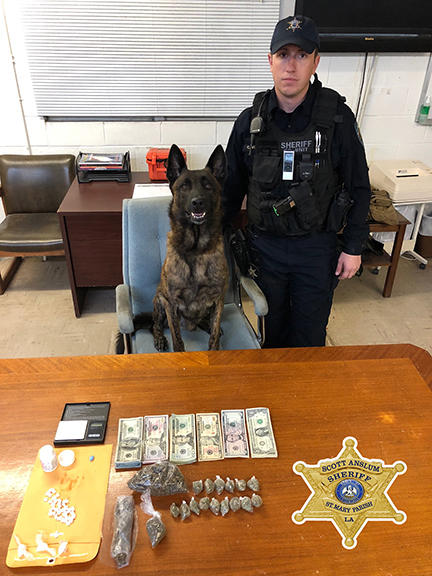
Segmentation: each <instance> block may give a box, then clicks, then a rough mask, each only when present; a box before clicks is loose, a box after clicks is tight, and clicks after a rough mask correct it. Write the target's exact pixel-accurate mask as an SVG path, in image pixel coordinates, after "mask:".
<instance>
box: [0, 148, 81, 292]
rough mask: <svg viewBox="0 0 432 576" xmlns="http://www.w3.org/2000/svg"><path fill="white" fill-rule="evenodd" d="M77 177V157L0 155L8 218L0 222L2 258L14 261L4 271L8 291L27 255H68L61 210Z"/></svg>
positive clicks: (0, 282) (1, 283)
mask: <svg viewBox="0 0 432 576" xmlns="http://www.w3.org/2000/svg"><path fill="white" fill-rule="evenodd" d="M74 177H75V156H73V155H71V154H65V155H59V154H54V155H46V156H27V155H9V154H6V155H3V156H0V195H1V198H2V201H3V207H4V211H5V214H6V218H5V219H4V220H3V222H1V223H0V257H4V256H9V257H12V260H11V262H10V264H9V267H8V269H7V271H6V273H5V274H4V275H3V277H2V275H1V274H0V294H3V292H4V291H5V290H6V287H7V286H8V284H9V282H10V281H11V280H12V277H13V275H14V274H15V272H16V270H17V268H18V266H19V265H20V263H21V262H22V258H23V257H25V256H58V255H62V254H64V248H63V239H62V234H61V230H60V224H59V218H58V215H57V210H58V208H59V206H60V204H61V202H62V200H63V198H64V196H65V194H66V192H67V191H68V188H69V186H70V185H71V183H72V180H73V179H74Z"/></svg>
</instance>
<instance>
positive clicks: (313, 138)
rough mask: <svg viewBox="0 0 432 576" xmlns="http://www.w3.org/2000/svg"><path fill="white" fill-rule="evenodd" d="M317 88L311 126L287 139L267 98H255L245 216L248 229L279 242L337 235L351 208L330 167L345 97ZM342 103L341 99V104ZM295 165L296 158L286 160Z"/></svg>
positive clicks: (261, 94) (316, 80)
mask: <svg viewBox="0 0 432 576" xmlns="http://www.w3.org/2000/svg"><path fill="white" fill-rule="evenodd" d="M315 82H318V84H317V91H316V98H315V102H314V105H313V109H312V116H311V122H310V123H309V125H308V126H307V127H306V129H305V130H303V131H302V132H299V133H295V134H287V133H285V132H284V131H282V130H281V129H279V128H278V127H277V126H276V124H275V122H273V121H272V120H271V118H270V114H269V113H268V112H267V104H268V96H269V94H270V90H268V91H267V92H260V93H258V94H256V96H255V98H254V104H253V108H252V121H251V126H250V133H251V142H250V147H249V150H250V153H252V154H253V164H252V176H251V177H250V179H249V190H248V202H247V212H248V221H249V224H252V225H253V226H254V227H256V228H257V229H258V230H261V231H265V232H269V233H271V234H275V235H277V236H292V235H302V234H307V233H308V232H311V231H317V230H332V231H335V232H337V231H338V230H339V229H340V228H341V227H342V225H343V223H344V222H343V220H344V219H345V217H346V213H347V211H348V209H349V207H350V206H351V204H352V201H351V200H350V198H349V196H348V195H347V194H346V192H345V191H344V190H343V189H342V186H341V185H340V183H339V178H338V175H337V173H336V172H335V171H334V169H333V166H332V162H331V145H332V140H333V133H334V126H335V123H337V122H342V116H338V115H337V106H338V102H339V101H341V99H342V97H341V96H340V95H339V94H338V93H337V92H335V91H334V90H331V89H329V88H323V87H322V85H321V82H319V80H318V78H317V77H315ZM342 101H343V99H342ZM285 151H292V152H294V161H293V165H292V166H291V167H290V168H291V174H290V176H291V179H290V180H283V179H282V172H283V161H284V152H285ZM286 156H288V158H291V159H292V154H290V155H286Z"/></svg>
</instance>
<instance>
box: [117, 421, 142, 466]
mask: <svg viewBox="0 0 432 576" xmlns="http://www.w3.org/2000/svg"><path fill="white" fill-rule="evenodd" d="M142 439H143V417H142V416H138V417H136V418H119V425H118V435H117V449H116V456H115V464H114V465H115V468H116V469H117V470H119V469H123V468H141V463H142V453H143V444H142Z"/></svg>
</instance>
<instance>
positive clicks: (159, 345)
mask: <svg viewBox="0 0 432 576" xmlns="http://www.w3.org/2000/svg"><path fill="white" fill-rule="evenodd" d="M154 346H155V348H156V350H157V351H158V352H166V351H167V350H168V340H167V339H166V338H165V336H163V335H162V336H158V337H157V338H156V337H155V338H154Z"/></svg>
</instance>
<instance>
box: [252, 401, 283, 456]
mask: <svg viewBox="0 0 432 576" xmlns="http://www.w3.org/2000/svg"><path fill="white" fill-rule="evenodd" d="M246 422H247V428H248V432H249V442H250V449H251V456H252V458H277V457H278V453H277V449H276V442H275V437H274V434H273V428H272V424H271V420H270V411H269V409H268V408H246Z"/></svg>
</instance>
